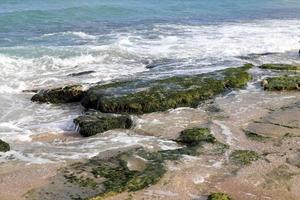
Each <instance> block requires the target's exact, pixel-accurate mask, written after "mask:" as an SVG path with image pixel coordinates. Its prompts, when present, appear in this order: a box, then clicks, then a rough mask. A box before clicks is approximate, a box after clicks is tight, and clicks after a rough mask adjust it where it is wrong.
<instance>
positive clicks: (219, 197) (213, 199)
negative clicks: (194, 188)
mask: <svg viewBox="0 0 300 200" xmlns="http://www.w3.org/2000/svg"><path fill="white" fill-rule="evenodd" d="M207 200H234V199H233V198H231V197H230V196H229V195H228V194H225V193H221V192H217V193H212V194H210V195H209V196H208V198H207Z"/></svg>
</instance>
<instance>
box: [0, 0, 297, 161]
mask: <svg viewBox="0 0 300 200" xmlns="http://www.w3.org/2000/svg"><path fill="white" fill-rule="evenodd" d="M299 10H300V2H299V1H297V0H276V1H274V0H263V1H258V0H250V1H244V0H239V1H236V0H235V1H233V0H225V1H218V0H210V1H208V0H204V1H196V0H189V1H179V0H172V1H171V0H166V1H163V2H162V1H156V0H151V1H144V0H142V1H136V0H128V1H119V0H113V1H107V0H105V1H101V2H99V1H95V0H88V1H69V0H67V1H63V2H61V1H57V0H51V1H50V0H48V1H37V0H30V1H26V2H25V1H20V0H14V1H5V0H3V1H1V2H0V27H1V29H0V137H1V138H2V139H4V140H7V141H8V142H9V143H10V144H11V145H12V150H13V151H11V152H10V153H8V154H10V155H6V156H2V158H5V159H20V160H24V161H26V162H27V161H32V162H44V161H45V160H46V161H47V160H50V161H51V160H52V161H53V160H54V161H55V160H64V159H65V158H66V157H67V158H72V156H73V155H72V156H70V155H71V154H76V155H78V156H79V157H80V155H82V156H92V155H94V154H95V152H97V151H102V150H105V149H107V148H115V147H118V146H119V144H120V143H121V144H123V143H122V140H123V139H122V140H121V139H119V140H114V141H110V142H108V141H107V140H106V139H107V138H106V137H103V138H101V137H100V139H99V140H101V141H102V142H103V143H106V142H107V144H108V145H107V146H106V147H103V145H102V144H101V145H99V144H98V143H97V141H98V139H95V143H91V144H90V147H89V148H86V149H85V150H84V151H83V150H78V148H77V147H78V146H82V145H83V143H84V142H83V141H81V140H80V139H76V141H75V142H73V143H72V142H71V144H70V142H66V143H63V144H62V145H61V146H57V144H48V143H44V142H30V141H31V139H32V136H34V135H38V134H41V133H49V132H55V133H65V134H74V131H75V127H74V125H73V123H72V120H73V119H74V118H75V117H76V116H78V115H80V114H81V113H82V112H83V110H82V108H81V107H80V105H58V106H54V105H47V104H42V105H41V104H36V103H32V102H30V97H31V96H32V94H30V93H22V90H30V89H36V88H45V87H51V86H57V85H65V84H71V83H86V84H88V83H95V82H99V81H101V82H109V81H111V80H115V79H124V78H133V77H143V78H158V77H168V76H174V75H178V74H179V75H182V74H196V73H203V72H208V71H214V70H217V69H222V68H226V67H231V66H239V65H241V64H243V63H245V62H249V61H251V62H254V63H256V64H259V63H261V62H263V61H265V62H279V61H281V62H283V61H284V62H300V61H299V57H298V55H297V51H298V49H299V47H300V43H299V41H300V12H299ZM266 52H276V53H278V54H274V55H268V56H258V57H255V56H254V57H251V56H250V57H249V58H247V59H245V56H248V55H249V54H260V53H266ZM149 64H151V65H152V66H154V68H153V69H147V68H146V66H147V65H149ZM84 71H92V73H89V74H85V75H81V76H70V74H73V73H80V72H84ZM121 134H126V133H121ZM128 137H129V138H131V136H128ZM134 137H135V136H134ZM131 139H132V141H135V139H134V138H131ZM77 140H78V141H77ZM86 142H87V141H86ZM132 144H135V142H132ZM64 145H65V146H66V149H68V148H67V147H70V148H69V149H72V148H74V150H68V151H67V152H65V154H62V153H61V151H62V150H61V147H62V146H64ZM35 149H37V150H35ZM74 158H78V157H76V156H75V157H74ZM36 159H38V161H36ZM39 159H41V160H39Z"/></svg>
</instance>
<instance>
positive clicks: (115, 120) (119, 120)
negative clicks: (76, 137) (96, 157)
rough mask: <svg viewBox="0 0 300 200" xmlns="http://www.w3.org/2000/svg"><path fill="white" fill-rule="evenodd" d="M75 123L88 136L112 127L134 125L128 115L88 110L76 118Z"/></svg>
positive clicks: (80, 131) (123, 127)
mask: <svg viewBox="0 0 300 200" xmlns="http://www.w3.org/2000/svg"><path fill="white" fill-rule="evenodd" d="M74 123H75V124H76V125H77V126H78V127H79V133H80V134H81V135H82V136H84V137H88V136H92V135H96V134H97V133H102V132H105V131H108V130H112V129H118V128H122V129H129V128H130V127H131V126H132V119H131V118H130V116H127V115H115V114H106V113H100V112H88V113H86V115H83V116H80V117H78V118H76V119H74Z"/></svg>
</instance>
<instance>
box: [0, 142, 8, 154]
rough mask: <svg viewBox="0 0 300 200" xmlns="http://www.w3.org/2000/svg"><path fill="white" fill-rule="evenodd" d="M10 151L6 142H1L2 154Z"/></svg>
mask: <svg viewBox="0 0 300 200" xmlns="http://www.w3.org/2000/svg"><path fill="white" fill-rule="evenodd" d="M9 150H10V146H9V144H8V143H6V142H4V141H3V140H0V152H6V151H9Z"/></svg>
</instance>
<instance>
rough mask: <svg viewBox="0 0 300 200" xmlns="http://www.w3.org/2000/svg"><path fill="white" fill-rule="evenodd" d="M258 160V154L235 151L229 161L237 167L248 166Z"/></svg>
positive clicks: (248, 151) (247, 151)
mask: <svg viewBox="0 0 300 200" xmlns="http://www.w3.org/2000/svg"><path fill="white" fill-rule="evenodd" d="M260 158H261V156H260V155H259V154H258V153H256V152H255V151H250V150H235V151H233V152H232V153H231V154H230V160H231V161H233V162H234V163H236V164H239V165H250V164H251V163H252V162H254V161H257V160H259V159H260Z"/></svg>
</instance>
